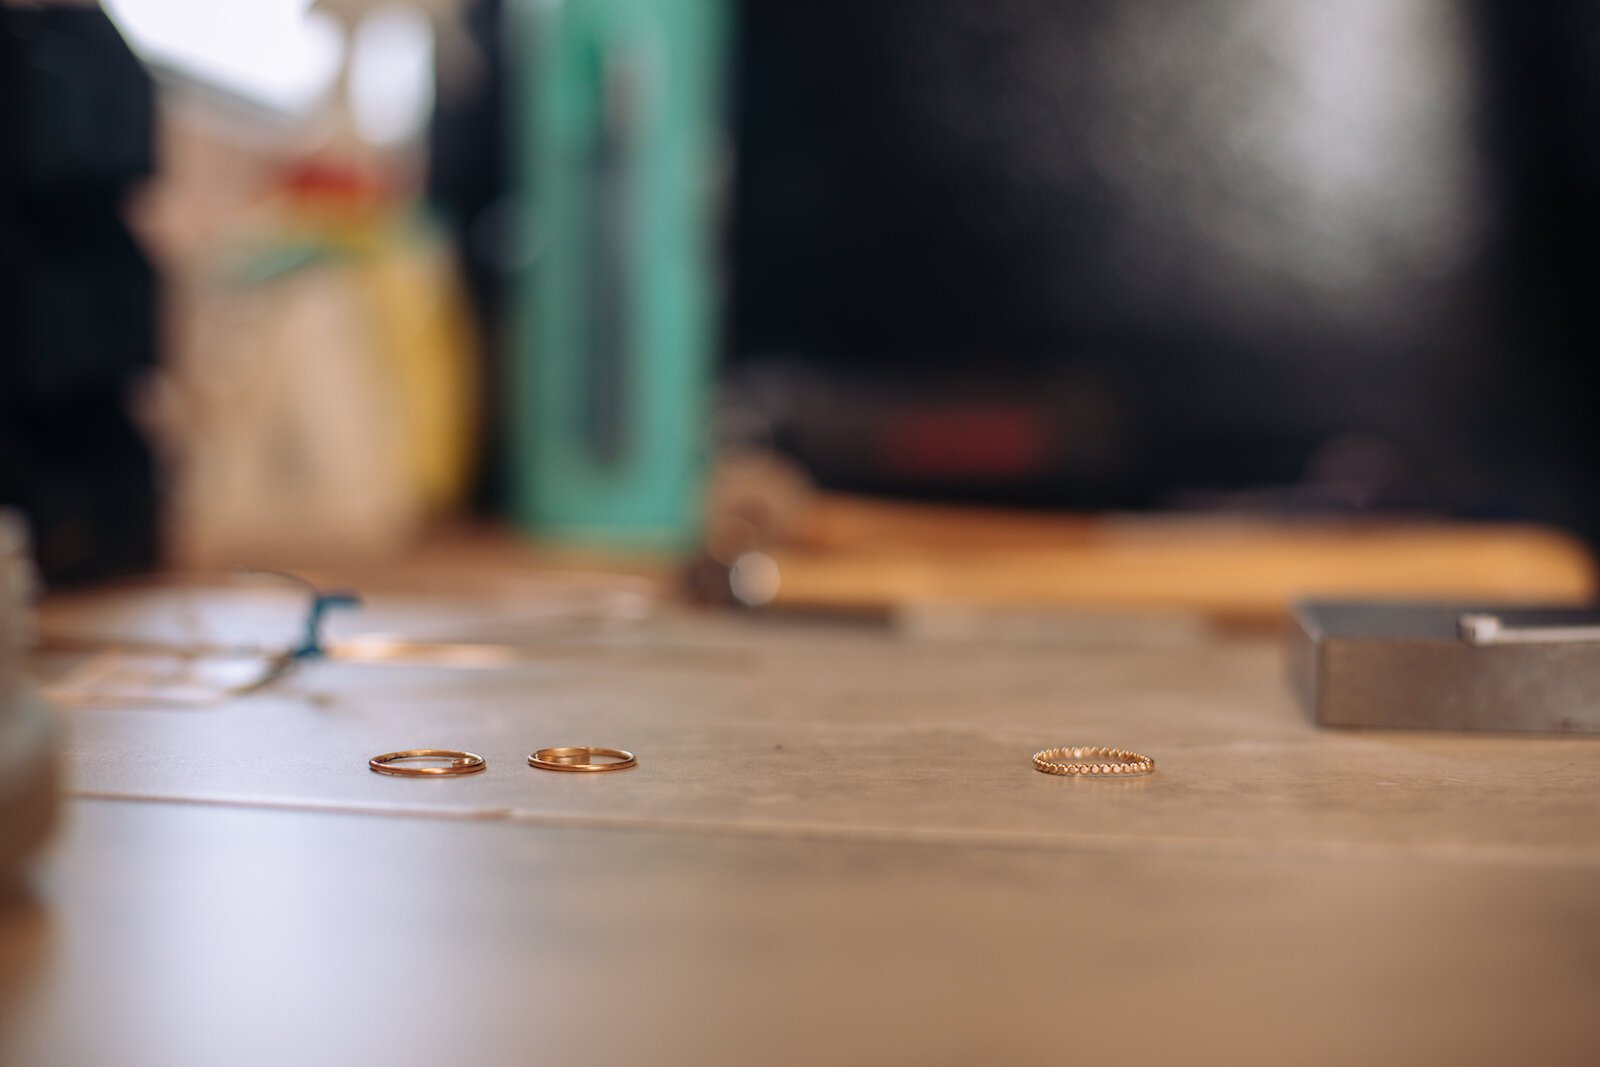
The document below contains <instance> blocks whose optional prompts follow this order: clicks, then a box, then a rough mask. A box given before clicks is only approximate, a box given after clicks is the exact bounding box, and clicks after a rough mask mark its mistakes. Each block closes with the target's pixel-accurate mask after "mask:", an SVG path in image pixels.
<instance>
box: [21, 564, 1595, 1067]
mask: <svg viewBox="0 0 1600 1067" xmlns="http://www.w3.org/2000/svg"><path fill="white" fill-rule="evenodd" d="M130 603H132V602H130V601H129V600H128V599H127V597H126V595H124V598H123V600H121V601H117V600H116V599H115V598H109V599H108V598H106V597H100V598H97V599H93V600H90V601H78V602H73V603H71V604H67V605H64V606H60V610H58V611H57V612H56V615H58V616H60V617H64V618H69V619H71V618H77V619H79V620H80V621H81V619H82V618H84V617H85V613H87V617H94V616H95V615H96V614H97V613H100V614H104V615H107V616H108V617H109V616H118V617H119V618H124V619H125V618H126V617H128V616H129V615H130V614H131V615H132V616H133V617H135V618H136V617H137V616H138V611H139V608H138V606H137V604H136V603H134V604H133V606H132V607H130V606H129V605H130ZM427 603H428V602H427V601H426V599H425V598H418V597H416V596H410V597H407V596H401V595H398V594H396V595H395V596H392V597H389V598H388V599H385V598H383V597H374V598H373V601H372V603H371V604H370V606H369V610H368V612H366V613H364V614H363V615H362V616H361V619H362V621H363V623H364V624H369V625H371V626H372V627H373V628H375V629H384V628H386V627H387V628H391V629H392V628H395V627H399V626H402V625H403V624H404V623H406V622H407V620H410V621H413V622H414V621H415V620H416V619H417V618H419V617H426V613H427V610H428V608H427ZM457 607H459V604H458V605H457ZM419 611H420V612H421V613H422V614H421V615H420V616H419V615H418V612H419ZM447 614H448V613H447ZM48 621H49V619H48V618H47V622H48ZM348 625H356V624H355V623H350V624H348ZM154 628H156V624H154V623H152V629H154ZM1075 632H1078V631H1075ZM1118 633H1119V635H1120V637H1119V640H1120V641H1121V642H1122V643H1121V644H1118V645H1096V644H1094V643H1084V641H1083V639H1082V635H1081V632H1078V634H1079V635H1078V638H1077V639H1075V641H1074V642H1073V643H1069V644H1062V643H1059V642H1049V641H1038V642H1032V643H1006V644H1002V643H983V642H959V643H958V642H945V641H922V640H913V639H911V638H908V637H907V636H904V635H902V634H896V633H895V632H893V631H891V630H889V629H887V628H881V627H877V626H873V625H870V624H867V623H862V622H827V621H799V620H783V619H770V618H769V619H762V618H756V617H751V616H739V615H733V614H727V615H723V614H711V613H697V612H693V611H687V610H682V609H675V608H667V609H663V610H662V611H660V612H659V613H657V614H656V615H654V616H653V617H651V618H649V619H647V620H645V621H642V622H640V623H638V624H636V625H630V626H626V627H623V628H620V629H609V630H606V631H604V632H600V633H592V634H578V635H571V634H568V635H564V636H562V637H561V638H559V639H551V640H548V641H545V642H543V643H542V644H540V645H539V646H538V647H539V652H538V654H537V655H535V656H534V657H533V658H531V659H530V660H529V661H528V662H526V663H523V664H520V665H518V666H515V667H512V668H508V669H500V670H493V671H466V670H452V669H446V668H440V667H429V666H403V667H402V666H374V665H368V664H352V663H338V662H320V663H311V664H308V665H306V666H305V667H304V668H303V669H301V670H299V671H297V672H296V673H294V674H292V675H290V676H289V677H287V678H285V679H283V680H282V681H281V682H279V683H277V684H275V685H274V686H272V687H270V688H268V689H266V690H264V691H261V692H259V693H255V694H253V695H250V696H247V697H242V698H238V699H234V700H231V701H229V702H227V703H225V704H222V705H221V706H217V707H211V708H188V709H174V708H160V707H153V706H150V707H139V706H133V705H129V706H123V707H110V708H98V709H93V710H90V709H78V710H72V711H67V712H64V713H63V715H62V726H63V752H64V774H65V778H66V782H67V787H68V789H69V791H70V795H71V797H72V798H73V799H72V800H71V801H70V802H69V804H68V805H67V808H66V813H65V817H64V821H63V825H62V826H61V827H60V832H59V833H58V835H57V839H56V841H55V843H54V845H53V846H52V848H51V849H50V850H49V852H48V854H47V855H46V856H45V857H44V858H43V861H42V862H41V864H40V865H39V871H38V874H37V877H36V878H35V879H34V881H33V884H32V885H31V887H29V888H27V889H25V890H24V891H23V892H21V893H20V894H18V895H16V896H15V898H14V899H13V900H11V901H10V902H9V903H8V904H7V905H6V906H5V907H4V908H0V1064H5V1065H11V1064H18V1065H33V1064H40V1065H46V1064H49V1065H54V1064H68V1065H96V1064H146V1063H148V1064H159V1065H165V1067H184V1065H188V1064H195V1065H202V1064H203V1065H208V1067H209V1065H217V1064H257V1063H260V1064H352V1063H384V1064H419V1065H421V1064H439V1063H452V1064H463V1063H471V1064H476V1063H486V1064H487V1063H522V1062H527V1063H622V1062H645V1063H672V1064H675V1063H686V1064H701V1063H718V1064H720V1063H729V1064H756V1063H761V1064H766V1063H834V1062H838V1063H872V1064H876V1063H907V1064H976V1063H983V1064H989V1063H1034V1062H1037V1063H1062V1062H1078V1061H1083V1062H1088V1061H1090V1060H1091V1059H1096V1060H1098V1061H1100V1062H1134V1063H1137V1062H1152V1061H1181V1062H1186V1063H1202V1064H1203V1063H1273V1064H1281V1063H1285V1062H1293V1063H1350V1062H1377V1063H1383V1062H1395V1063H1402V1062H1403V1063H1507V1062H1533V1061H1536V1060H1537V1061H1541V1062H1544V1063H1593V1062H1596V1061H1597V1059H1600V739H1589V738H1540V737H1507V736H1489V735H1484V736H1466V735H1459V734H1437V735H1432V734H1410V733H1367V732H1330V731H1324V730H1319V729H1318V728H1316V727H1315V726H1313V725H1312V724H1311V723H1310V722H1309V721H1308V719H1307V718H1306V716H1305V715H1304V714H1303V713H1302V712H1301V711H1300V709H1299V708H1297V707H1296V706H1295V704H1294V703H1293V701H1292V699H1291V696H1290V693H1289V690H1288V687H1287V684H1286V683H1285V680H1284V671H1285V667H1284V663H1283V656H1282V648H1281V646H1280V644H1279V643H1278V642H1277V641H1276V640H1273V639H1270V638H1266V637H1260V636H1257V637H1232V638H1225V637H1203V638H1199V639H1195V640H1192V641H1177V642H1173V641H1164V642H1161V643H1154V644H1151V645H1148V646H1145V647H1141V646H1140V643H1139V642H1138V641H1136V640H1133V641H1130V640H1129V639H1128V636H1127V633H1126V631H1125V630H1119V631H1118ZM1074 743H1079V744H1090V743H1101V744H1111V745H1117V746H1122V747H1127V748H1132V749H1137V750H1139V751H1143V752H1147V753H1149V754H1150V755H1152V756H1154V757H1155V759H1156V760H1157V764H1158V771H1157V773H1156V774H1155V775H1153V776H1151V777H1150V778H1147V779H1138V780H1130V781H1099V780H1092V781H1082V780H1073V779H1065V778H1057V777H1050V776H1046V775H1042V774H1039V773H1037V772H1035V771H1034V770H1033V769H1032V768H1031V766H1030V764H1029V758H1028V757H1029V755H1030V753H1032V752H1033V751H1034V750H1036V749H1039V748H1044V747H1047V746H1052V745H1060V744H1074ZM561 744H598V745H614V746H618V747H623V748H628V749H631V750H633V751H635V752H636V753H637V754H638V756H639V766H638V767H637V768H636V769H633V770H628V771H623V772H617V773H612V774H603V775H577V774H553V773H548V772H540V771H536V770H533V769H531V768H529V767H528V766H527V765H526V763H525V762H524V759H525V757H526V754H527V753H528V752H529V751H530V750H531V749H533V748H535V747H542V746H546V745H561ZM422 746H438V747H451V748H463V749H469V750H472V751H475V752H479V753H481V754H483V755H484V756H485V757H486V758H487V759H488V761H489V768H488V770H487V771H486V772H485V773H482V774H478V775H474V776H471V777H466V778H459V779H448V780H412V779H398V778H387V777H381V776H379V775H375V774H372V773H371V772H369V771H368V770H367V767H366V759H367V757H369V756H371V755H373V754H375V753H378V752H382V751H388V750H393V749H399V748H409V747H422Z"/></svg>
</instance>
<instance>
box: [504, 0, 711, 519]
mask: <svg viewBox="0 0 1600 1067" xmlns="http://www.w3.org/2000/svg"><path fill="white" fill-rule="evenodd" d="M510 18H511V22H510V24H509V26H508V30H509V33H508V38H509V43H510V47H511V49H512V68H513V71H514V77H515V78H518V79H520V81H519V82H518V83H517V88H516V90H515V95H514V99H513V105H514V106H513V114H514V115H515V119H514V130H513V133H514V137H513V144H515V145H516V146H517V147H516V150H515V152H516V155H515V164H516V167H517V173H516V176H515V188H516V193H517V196H518V198H519V204H520V210H519V219H520V220H521V222H522V224H523V228H522V232H521V234H520V239H521V240H523V241H526V242H528V244H527V251H528V252H529V253H530V254H529V255H527V256H526V257H524V262H525V266H524V267H522V268H521V271H520V273H519V275H518V277H517V278H516V279H515V281H514V285H513V290H512V291H513V293H514V295H515V314H516V322H515V327H514V329H513V337H514V342H513V343H514V346H515V350H514V352H513V358H512V378H511V385H512V389H511V395H510V397H509V401H510V405H511V439H512V445H513V456H512V487H513V493H514V510H515V513H516V516H517V518H518V520H519V521H520V522H522V523H523V524H525V525H527V526H528V527H530V528H531V529H533V530H534V531H536V532H538V533H539V534H541V535H542V536H545V537H548V538H551V539H553V540H557V541H578V542H583V543H589V544H603V545H611V546H616V547H619V548H634V549H657V550H669V551H681V550H684V549H687V548H689V547H691V546H692V545H693V543H694V541H695V539H696V537H697V535H698V532H699V522H700V511H701V500H700V497H701V488H702V482H703V471H704V466H705V459H706V457H705V455H704V453H705V449H706V418H707V409H708V392H709V384H710V375H711V356H712V353H713V349H714V347H715V343H716V336H715V333H716V331H715V323H716V315H715V311H716V294H715V289H714V278H713V273H714V262H713V251H714V247H715V244H716V236H715V226H716V218H717V193H718V187H717V186H718V182H717V176H718V174H719V172H720V170H721V160H720V153H721V150H722V121H721V117H722V116H721V100H722V70H723V65H724V58H725V57H724V49H725V41H726V32H725V30H726V11H725V7H724V0H565V2H561V0H553V2H540V0H518V2H516V3H514V4H513V5H512V8H511V13H510Z"/></svg>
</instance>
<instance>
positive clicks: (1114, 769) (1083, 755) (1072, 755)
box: [1033, 745, 1156, 778]
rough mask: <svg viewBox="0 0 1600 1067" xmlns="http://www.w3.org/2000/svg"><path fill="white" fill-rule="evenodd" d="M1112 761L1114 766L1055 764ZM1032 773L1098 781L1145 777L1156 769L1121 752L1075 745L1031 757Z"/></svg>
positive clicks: (1134, 755)
mask: <svg viewBox="0 0 1600 1067" xmlns="http://www.w3.org/2000/svg"><path fill="white" fill-rule="evenodd" d="M1063 759H1071V760H1084V759H1088V760H1102V759H1104V760H1115V761H1116V762H1115V763H1093V762H1091V763H1060V762H1057V761H1058V760H1063ZM1033 766H1034V769H1035V770H1039V771H1043V772H1044V773H1045V774H1091V775H1096V776H1099V777H1113V778H1114V777H1117V776H1119V775H1120V776H1122V777H1127V776H1129V775H1135V774H1149V773H1150V772H1152V771H1154V770H1155V769H1156V761H1155V760H1153V759H1151V758H1150V757H1149V756H1141V755H1139V753H1137V752H1129V751H1128V750H1127V749H1125V748H1107V747H1106V746H1104V745H1075V746H1073V747H1071V748H1047V749H1045V750H1044V751H1043V752H1035V753H1034V754H1033Z"/></svg>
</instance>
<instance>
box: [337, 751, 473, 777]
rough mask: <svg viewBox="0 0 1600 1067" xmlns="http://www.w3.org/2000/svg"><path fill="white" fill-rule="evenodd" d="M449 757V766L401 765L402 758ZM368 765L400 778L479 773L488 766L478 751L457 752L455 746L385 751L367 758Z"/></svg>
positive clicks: (382, 772)
mask: <svg viewBox="0 0 1600 1067" xmlns="http://www.w3.org/2000/svg"><path fill="white" fill-rule="evenodd" d="M411 759H447V760H449V761H450V765H449V766H448V767H401V766H398V764H399V762H400V761H401V760H411ZM367 766H368V767H371V768H372V769H373V770H375V771H377V772H378V773H379V774H393V775H395V776H397V777H400V778H432V777H435V776H436V775H441V774H477V773H478V772H479V771H481V770H483V769H484V768H485V767H487V766H488V764H487V763H485V762H484V761H483V757H482V756H480V755H478V754H477V753H476V752H457V751H456V750H455V749H453V748H408V749H406V750H405V751H404V752H385V753H384V754H383V755H381V756H373V757H372V758H371V759H369V760H367Z"/></svg>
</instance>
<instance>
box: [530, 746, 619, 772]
mask: <svg viewBox="0 0 1600 1067" xmlns="http://www.w3.org/2000/svg"><path fill="white" fill-rule="evenodd" d="M587 756H611V757H613V758H612V759H611V760H610V761H609V762H606V763H595V762H594V761H592V760H589V759H586V758H584V757H587ZM638 765H639V761H638V760H636V759H634V758H633V753H632V752H624V751H623V750H622V749H620V748H594V747H592V746H589V745H573V746H570V747H567V748H541V749H539V750H538V751H537V752H533V753H530V754H529V755H528V766H530V767H538V768H540V769H541V770H546V771H620V770H622V769H623V768H625V767H637V766H638Z"/></svg>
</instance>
